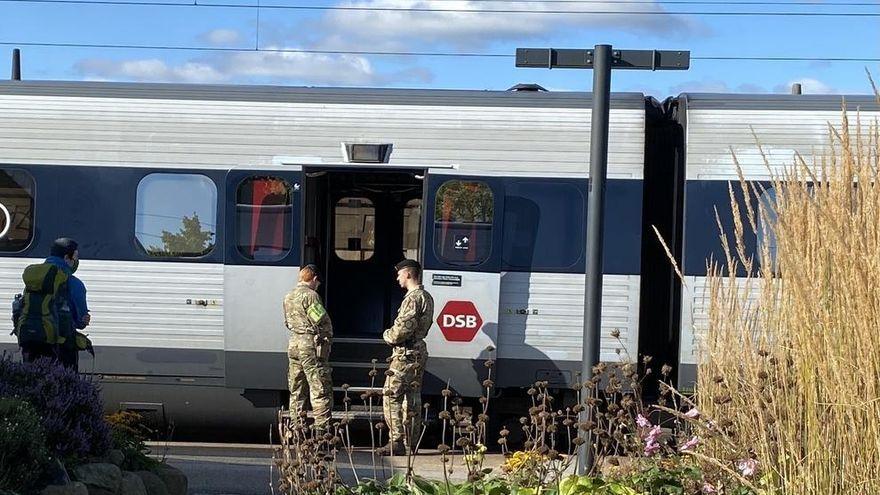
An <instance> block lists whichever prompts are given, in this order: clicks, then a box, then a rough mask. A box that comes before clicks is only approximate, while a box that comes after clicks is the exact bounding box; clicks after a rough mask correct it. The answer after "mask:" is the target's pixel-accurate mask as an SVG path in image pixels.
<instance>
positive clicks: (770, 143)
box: [668, 94, 880, 390]
mask: <svg viewBox="0 0 880 495" xmlns="http://www.w3.org/2000/svg"><path fill="white" fill-rule="evenodd" d="M844 102H845V104H846V108H847V110H848V111H849V112H850V113H849V124H850V130H851V132H852V133H853V135H855V132H856V125H857V121H858V120H859V119H860V120H861V122H862V123H863V124H864V126H865V127H864V128H863V129H862V132H863V133H865V134H867V131H868V128H869V127H870V126H871V125H876V122H877V119H880V105H878V103H877V101H876V99H875V98H874V97H872V96H839V95H729V94H683V95H680V96H679V97H678V98H676V99H675V100H671V101H670V102H669V105H668V108H669V112H670V116H671V118H672V119H673V120H674V121H675V122H677V125H678V126H680V129H681V134H680V140H679V143H678V145H677V146H678V147H679V148H680V149H681V152H680V153H678V157H679V158H678V159H677V163H678V165H677V166H676V169H679V170H684V175H685V178H684V182H683V183H682V185H681V187H680V188H679V190H680V193H679V194H677V201H676V203H677V204H678V206H677V209H678V210H679V211H680V212H681V213H680V214H678V216H679V217H680V218H681V222H680V223H679V224H678V225H679V227H677V228H676V230H677V232H678V236H679V237H678V241H677V242H675V243H674V244H675V245H674V249H675V251H676V252H677V253H678V256H679V262H680V266H681V267H682V271H683V274H684V281H683V284H682V285H681V286H679V287H678V288H677V290H679V291H681V293H680V306H679V307H680V310H679V311H678V312H677V313H678V314H677V317H678V318H679V319H680V347H679V363H680V369H679V373H678V384H679V387H681V388H682V389H684V390H690V389H692V388H693V386H694V383H695V381H696V373H697V363H698V362H699V359H698V358H699V356H698V349H699V341H700V334H701V333H702V332H704V331H705V329H706V326H707V324H708V309H709V308H708V305H709V299H708V297H707V296H708V280H707V277H706V275H707V272H706V270H707V265H706V260H708V259H710V258H711V259H714V260H716V261H723V260H724V259H725V257H724V252H723V249H722V245H721V241H720V239H719V230H718V227H717V223H716V219H715V218H716V217H715V211H716V208H717V211H718V217H719V219H720V221H721V224H722V227H723V228H724V229H725V231H726V232H727V233H728V234H730V233H732V232H733V225H734V222H733V212H732V210H731V207H730V195H729V191H728V184H729V183H730V181H733V182H734V188H733V189H734V194H735V195H736V197H737V198H740V199H741V198H742V189H741V187H740V185H739V180H740V179H739V176H738V172H737V165H736V163H734V155H735V156H736V160H737V161H738V162H739V166H740V170H741V171H742V175H743V178H744V179H745V180H746V181H749V182H758V183H760V184H761V186H762V187H761V188H759V190H766V192H764V193H763V195H764V197H762V198H755V199H757V200H760V201H764V202H767V203H766V204H771V205H772V201H773V198H774V197H775V196H774V194H775V193H774V192H773V189H772V187H771V184H770V177H771V173H772V172H777V173H778V172H781V171H782V168H783V167H784V166H786V165H791V164H793V163H795V153H799V154H800V155H801V156H803V157H804V158H805V159H806V160H807V161H808V162H810V157H811V156H812V155H813V153H814V152H816V153H822V152H823V151H826V150H828V147H829V146H830V144H831V140H830V135H829V131H830V127H829V126H835V127H836V128H840V126H841V125H842V121H843V113H842V108H843V103H844ZM857 112H858V117H859V119H857V118H856V116H857ZM765 158H766V161H767V163H768V164H769V167H768V166H767V164H765ZM753 204H754V203H753ZM741 213H742V215H745V211H742V212H741ZM759 221H762V220H759ZM742 222H743V224H744V225H748V221H747V219H746V217H745V216H743V218H742ZM758 230H759V231H763V228H762V227H761V226H759V228H758ZM761 237H763V236H761ZM761 242H772V239H770V240H765V239H759V236H758V235H755V234H754V233H752V234H750V233H749V232H748V229H747V232H746V238H745V251H746V253H747V255H754V256H755V258H756V259H757V257H758V256H757V253H759V252H761V248H760V245H759V243H761ZM771 252H772V246H771ZM738 275H739V276H741V277H745V275H746V274H745V272H744V270H743V268H742V266H740V267H739V273H738Z"/></svg>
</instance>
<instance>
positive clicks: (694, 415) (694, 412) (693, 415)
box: [684, 407, 700, 419]
mask: <svg viewBox="0 0 880 495" xmlns="http://www.w3.org/2000/svg"><path fill="white" fill-rule="evenodd" d="M684 417H686V418H690V419H698V418H699V417H700V411H699V410H698V409H697V408H696V407H692V408H691V410H690V411H688V412H686V413H684Z"/></svg>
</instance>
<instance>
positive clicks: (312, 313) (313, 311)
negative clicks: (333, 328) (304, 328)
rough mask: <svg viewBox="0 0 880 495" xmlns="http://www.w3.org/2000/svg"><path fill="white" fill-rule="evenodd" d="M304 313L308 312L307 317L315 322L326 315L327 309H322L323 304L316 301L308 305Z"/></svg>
mask: <svg viewBox="0 0 880 495" xmlns="http://www.w3.org/2000/svg"><path fill="white" fill-rule="evenodd" d="M306 313H308V315H309V319H310V320H312V323H315V324H317V323H319V322H320V321H321V319H322V318H324V316H326V315H327V310H326V309H324V306H322V305H321V303H317V302H316V303H313V304H312V305H311V306H309V309H307V310H306Z"/></svg>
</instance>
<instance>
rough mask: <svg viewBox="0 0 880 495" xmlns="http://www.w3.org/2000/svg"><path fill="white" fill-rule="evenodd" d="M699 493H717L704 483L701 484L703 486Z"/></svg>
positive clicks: (712, 487) (713, 488)
mask: <svg viewBox="0 0 880 495" xmlns="http://www.w3.org/2000/svg"><path fill="white" fill-rule="evenodd" d="M700 491H701V492H703V493H718V490H716V489H715V487H714V486H712V485H711V484H709V483H706V482H705V481H704V482H703V486H702V487H700Z"/></svg>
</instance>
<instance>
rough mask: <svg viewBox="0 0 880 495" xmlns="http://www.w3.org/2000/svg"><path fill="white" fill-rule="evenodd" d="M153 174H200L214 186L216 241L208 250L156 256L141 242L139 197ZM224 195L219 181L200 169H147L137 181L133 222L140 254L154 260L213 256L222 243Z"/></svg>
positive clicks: (199, 258) (193, 258)
mask: <svg viewBox="0 0 880 495" xmlns="http://www.w3.org/2000/svg"><path fill="white" fill-rule="evenodd" d="M153 175H188V176H199V177H203V178H205V179H207V180H208V182H210V183H211V185H213V186H214V200H213V203H212V207H213V208H214V242H213V243H212V245H211V248H210V249H208V250H207V251H206V252H204V253H202V254H200V255H198V256H180V255H173V256H172V255H169V256H156V255H152V254H150V252H149V251H148V250H147V248H146V246H144V244H143V243H142V242H141V240H140V239H139V238H138V229H137V226H138V216H139V213H140V212H139V210H138V198H139V197H140V188H141V185H142V184H143V182H144V180H146V179H147V178H148V177H150V176H153ZM221 202H222V196H221V194H220V187H218V184H217V181H216V180H215V179H214V178H213V177H211V176H210V175H208V174H206V173H203V172H202V171H198V170H161V169H152V170H148V171H146V173H144V174H143V175H142V176H141V177H140V178H139V179H138V181H137V185H135V193H134V208H133V210H134V223H133V227H134V228H133V239H134V244H135V245H136V246H137V249H138V250H139V252H140V254H141V255H142V256H144V257H146V258H147V259H149V260H153V261H165V260H174V261H203V260H205V259H206V258H211V257H212V256H214V255H215V254H216V253H218V251H217V247H218V245H220V244H221V243H222V237H221V230H220V226H221V225H222V223H223V220H222V218H223V208H222V203H221Z"/></svg>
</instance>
